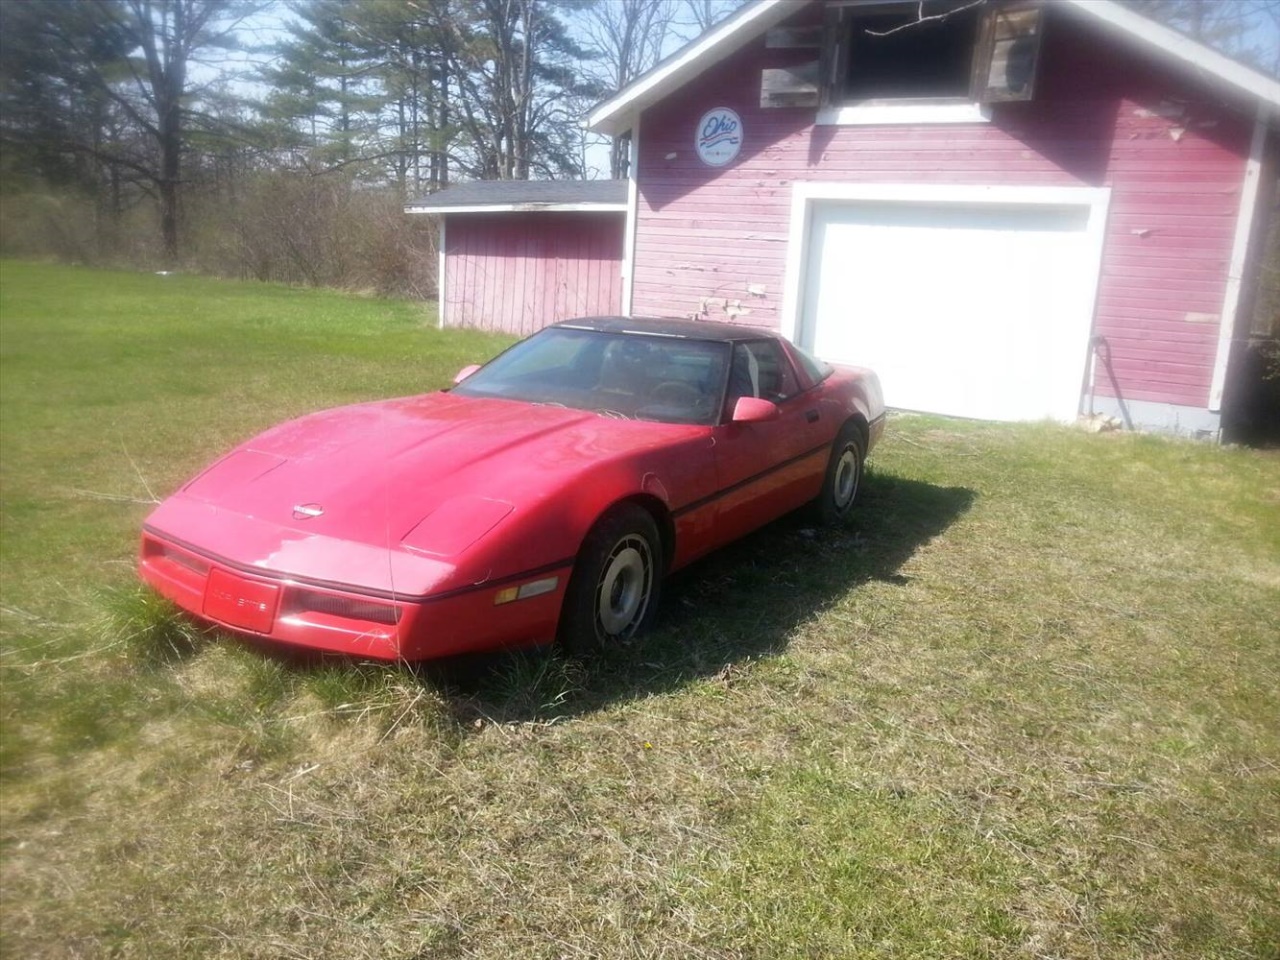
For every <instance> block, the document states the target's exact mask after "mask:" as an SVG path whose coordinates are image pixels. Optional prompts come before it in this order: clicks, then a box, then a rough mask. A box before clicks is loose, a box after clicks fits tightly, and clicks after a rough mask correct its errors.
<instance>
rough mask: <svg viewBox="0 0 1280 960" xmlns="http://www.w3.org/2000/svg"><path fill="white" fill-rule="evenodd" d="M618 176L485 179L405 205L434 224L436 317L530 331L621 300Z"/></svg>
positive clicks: (622, 215)
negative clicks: (437, 264) (434, 219)
mask: <svg viewBox="0 0 1280 960" xmlns="http://www.w3.org/2000/svg"><path fill="white" fill-rule="evenodd" d="M626 201H627V184H626V182H625V181H622V180H590V181H565V180H488V181H477V182H473V183H464V184H460V185H458V186H455V187H451V188H450V189H448V190H443V191H441V192H439V193H436V194H432V195H431V196H429V197H426V198H424V199H422V200H418V201H416V202H414V203H412V204H409V205H408V206H407V207H406V208H405V209H406V211H407V212H409V213H415V214H419V213H421V214H431V215H434V216H437V217H438V218H439V223H440V240H439V250H440V267H439V277H440V323H441V325H442V326H468V327H479V328H481V329H485V330H499V331H504V332H506V333H518V334H526V333H532V332H533V331H534V330H537V329H539V328H540V327H543V326H546V325H547V324H549V323H554V322H556V321H557V320H565V319H568V318H569V317H581V316H588V315H592V314H595V315H600V314H616V313H617V312H618V311H619V310H620V309H621V305H622V276H621V269H622V259H623V249H622V248H623V237H624V228H625V225H626V210H627V202H626Z"/></svg>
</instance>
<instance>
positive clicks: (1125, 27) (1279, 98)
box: [1063, 0, 1280, 119]
mask: <svg viewBox="0 0 1280 960" xmlns="http://www.w3.org/2000/svg"><path fill="white" fill-rule="evenodd" d="M1063 5H1064V6H1070V7H1072V8H1073V9H1074V10H1076V11H1079V12H1080V13H1082V14H1085V15H1087V16H1090V17H1092V18H1093V19H1094V21H1095V22H1100V23H1103V24H1105V25H1107V26H1108V27H1110V28H1111V29H1112V30H1116V31H1119V32H1121V33H1124V34H1128V35H1129V36H1133V37H1137V38H1139V39H1141V40H1144V41H1146V42H1147V44H1148V45H1149V46H1150V47H1152V48H1153V49H1155V50H1156V51H1157V52H1159V53H1161V54H1163V55H1164V56H1165V57H1166V58H1167V59H1168V60H1171V61H1173V62H1174V63H1176V64H1177V65H1178V66H1180V67H1182V68H1183V69H1184V70H1186V72H1187V73H1190V74H1192V75H1194V76H1195V77H1196V78H1197V79H1199V80H1201V81H1202V82H1206V83H1210V84H1216V85H1218V86H1227V87H1230V88H1232V89H1234V90H1235V91H1236V92H1237V93H1244V94H1247V95H1249V96H1251V97H1252V98H1253V99H1255V100H1256V101H1257V102H1258V104H1259V107H1260V108H1261V109H1262V113H1263V114H1265V115H1266V116H1267V117H1270V118H1272V119H1274V118H1275V117H1276V116H1277V115H1280V81H1277V80H1275V79H1274V78H1272V77H1268V76H1267V75H1266V74H1263V73H1259V72H1258V71H1256V70H1254V69H1252V68H1250V67H1247V66H1245V65H1244V64H1242V63H1239V62H1238V61H1236V60H1233V59H1231V58H1230V57H1228V56H1226V55H1225V54H1222V53H1219V52H1218V51H1216V50H1214V49H1212V48H1211V47H1208V46H1206V45H1205V44H1203V43H1201V42H1200V41H1198V40H1194V39H1192V38H1191V37H1188V36H1186V35H1185V34H1182V33H1179V32H1178V31H1177V30H1174V29H1173V28H1172V27H1166V26H1164V25H1163V24H1160V23H1156V22H1155V21H1154V20H1149V19H1147V18H1146V17H1144V16H1142V15H1141V14H1138V13H1134V12H1133V11H1132V10H1129V9H1127V8H1125V7H1123V6H1121V5H1120V4H1118V3H1115V2H1113V0H1103V2H1099V0H1064V2H1063Z"/></svg>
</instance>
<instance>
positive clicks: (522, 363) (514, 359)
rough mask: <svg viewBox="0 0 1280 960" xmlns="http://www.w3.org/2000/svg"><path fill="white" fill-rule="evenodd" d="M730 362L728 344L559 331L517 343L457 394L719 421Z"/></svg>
mask: <svg viewBox="0 0 1280 960" xmlns="http://www.w3.org/2000/svg"><path fill="white" fill-rule="evenodd" d="M728 361H729V344H727V343H724V342H717V341H713V340H685V339H683V338H680V337H666V336H658V335H653V334H645V333H607V332H604V331H599V330H581V329H574V328H565V327H553V328H551V329H548V330H544V331H542V332H541V333H538V334H535V335H534V336H532V337H530V338H529V339H528V340H523V341H521V342H520V343H517V344H516V345H515V346H514V347H512V348H511V349H510V350H508V351H507V352H506V353H503V354H501V355H500V356H498V357H496V358H495V359H494V360H492V361H490V362H489V363H488V364H486V365H485V366H484V367H483V368H481V369H480V370H477V371H476V372H475V373H473V374H472V375H471V376H470V377H468V378H467V379H466V380H464V381H462V383H460V384H458V385H457V386H456V387H454V388H453V392H454V393H455V394H458V395H459V396H464V397H502V398H505V399H509V400H525V401H528V402H530V403H553V404H559V405H562V406H566V407H573V408H574V409H577V410H592V411H595V412H597V413H602V414H605V415H612V416H620V417H632V418H635V419H638V420H657V421H660V422H662V423H697V424H712V423H715V422H716V420H717V419H718V418H719V413H720V405H721V403H722V401H723V399H724V390H725V377H726V372H727V370H728V366H729V363H728Z"/></svg>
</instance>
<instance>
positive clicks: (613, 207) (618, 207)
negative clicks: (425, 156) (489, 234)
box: [404, 201, 627, 214]
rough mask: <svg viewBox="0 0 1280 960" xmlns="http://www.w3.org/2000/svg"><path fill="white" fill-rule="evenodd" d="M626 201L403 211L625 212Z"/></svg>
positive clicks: (477, 205) (412, 207)
mask: <svg viewBox="0 0 1280 960" xmlns="http://www.w3.org/2000/svg"><path fill="white" fill-rule="evenodd" d="M626 210H627V205H626V203H595V202H591V201H583V202H581V203H537V202H532V203H459V204H451V205H448V206H443V205H442V206H425V205H418V204H407V205H406V206H405V208H404V212H405V213H426V214H443V213H546V212H550V213H596V212H603V213H625V212H626Z"/></svg>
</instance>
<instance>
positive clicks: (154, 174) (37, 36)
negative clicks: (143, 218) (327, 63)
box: [5, 0, 258, 263]
mask: <svg viewBox="0 0 1280 960" xmlns="http://www.w3.org/2000/svg"><path fill="white" fill-rule="evenodd" d="M5 6H6V7H11V6H12V7H20V8H21V14H20V15H7V16H6V21H7V22H6V30H5V33H6V38H7V39H8V40H9V42H10V43H11V44H13V45H14V46H15V47H20V48H28V49H30V50H31V51H45V52H47V53H48V56H46V57H44V58H43V59H38V58H35V57H31V58H27V59H26V62H25V63H24V65H23V67H22V69H23V71H24V75H25V83H21V84H18V85H15V86H13V87H9V88H8V89H7V93H12V95H13V100H16V101H17V103H12V102H6V108H10V107H12V108H14V109H15V110H16V112H17V113H18V114H19V115H24V116H27V117H30V115H31V113H32V111H39V110H41V109H49V110H52V111H53V114H52V116H51V117H50V119H49V122H48V123H46V124H44V125H43V126H42V127H34V126H32V125H30V124H28V125H26V126H25V127H22V128H19V129H16V130H12V131H11V132H13V133H15V134H16V135H17V136H18V137H20V138H21V137H30V138H31V139H30V140H28V141H27V146H28V147H29V148H31V149H37V150H44V151H46V152H48V153H51V154H53V155H57V156H62V157H67V156H71V155H78V156H80V157H82V158H89V159H90V160H92V161H93V162H95V163H97V164H100V165H102V166H103V167H105V168H106V169H108V170H111V171H113V175H116V176H119V175H120V174H121V171H127V172H128V174H130V175H132V176H133V177H134V179H135V180H136V181H137V182H140V183H143V184H145V185H146V187H147V189H148V190H149V191H150V192H152V193H153V194H154V196H155V198H156V201H157V204H158V207H159V219H160V233H161V239H162V245H163V250H164V257H165V261H166V262H167V263H175V262H176V261H177V259H178V254H179V236H178V226H179V209H180V207H179V199H180V189H181V185H182V160H183V152H184V150H185V149H186V148H187V146H188V139H189V137H190V135H191V133H192V131H193V130H194V129H199V130H200V131H201V132H202V134H203V135H204V136H211V135H214V134H215V133H218V132H225V124H224V122H223V121H222V120H220V119H219V118H216V117H214V116H212V115H209V114H206V113H203V112H201V111H200V109H199V107H198V105H197V100H198V97H197V96H196V93H197V91H196V90H194V89H193V87H192V84H191V81H190V77H189V69H190V67H191V66H192V64H193V63H194V62H195V61H196V59H197V57H199V56H200V55H202V54H205V53H210V52H213V51H219V50H221V51H226V50H230V49H233V48H234V46H235V41H234V36H233V35H234V32H235V30H236V28H237V27H238V26H239V24H240V23H241V21H242V20H243V19H244V18H245V17H246V16H248V15H249V14H250V13H251V12H253V11H254V10H256V9H258V5H257V4H254V3H250V2H247V0H62V2H50V0H30V2H28V3H26V4H21V5H18V4H13V5H9V4H6V5H5ZM7 13H8V14H12V11H7ZM78 98H84V100H85V102H86V104H87V106H82V105H81V104H79V103H77V99H78ZM7 99H8V97H7ZM84 109H93V110H94V111H96V118H97V122H96V123H93V124H90V125H89V126H87V127H86V126H85V125H83V124H82V123H81V122H80V120H79V113H80V112H82V111H83V110H84ZM6 112H7V110H6ZM111 122H114V123H115V124H116V125H117V132H118V133H119V135H118V136H115V137H104V136H103V133H104V131H106V130H107V129H108V125H109V123H111Z"/></svg>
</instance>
